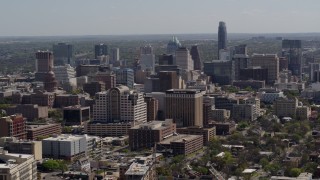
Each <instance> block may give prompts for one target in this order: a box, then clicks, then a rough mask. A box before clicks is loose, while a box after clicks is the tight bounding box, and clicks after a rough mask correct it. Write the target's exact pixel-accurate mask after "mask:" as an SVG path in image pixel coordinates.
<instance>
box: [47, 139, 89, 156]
mask: <svg viewBox="0 0 320 180" xmlns="http://www.w3.org/2000/svg"><path fill="white" fill-rule="evenodd" d="M87 149H88V146H87V140H86V137H85V136H81V135H66V134H64V135H60V136H54V137H50V138H47V139H43V140H42V151H43V153H42V154H43V156H44V157H47V158H54V159H66V160H77V159H79V158H81V157H84V156H85V155H86V152H87Z"/></svg>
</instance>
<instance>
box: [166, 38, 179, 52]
mask: <svg viewBox="0 0 320 180" xmlns="http://www.w3.org/2000/svg"><path fill="white" fill-rule="evenodd" d="M180 47H181V43H180V42H179V40H178V38H177V37H175V36H173V37H172V40H171V41H169V43H168V45H167V54H172V55H174V54H175V53H176V50H177V49H178V48H180Z"/></svg>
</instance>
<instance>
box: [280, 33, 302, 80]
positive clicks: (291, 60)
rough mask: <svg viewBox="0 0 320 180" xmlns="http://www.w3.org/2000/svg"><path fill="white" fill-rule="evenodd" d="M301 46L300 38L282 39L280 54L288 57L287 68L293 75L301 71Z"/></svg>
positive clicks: (299, 74)
mask: <svg viewBox="0 0 320 180" xmlns="http://www.w3.org/2000/svg"><path fill="white" fill-rule="evenodd" d="M301 47H302V45H301V40H288V39H285V40H282V56H283V57H286V58H287V59H288V69H289V70H290V71H291V72H292V75H295V76H301V73H302V48H301Z"/></svg>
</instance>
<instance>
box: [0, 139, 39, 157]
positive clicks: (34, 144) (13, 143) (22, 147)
mask: <svg viewBox="0 0 320 180" xmlns="http://www.w3.org/2000/svg"><path fill="white" fill-rule="evenodd" d="M0 142H1V143H0V146H2V147H4V149H5V150H7V151H8V152H9V153H15V154H32V155H34V158H35V159H36V160H42V143H41V141H30V140H21V139H20V140H19V139H17V138H14V137H3V138H0Z"/></svg>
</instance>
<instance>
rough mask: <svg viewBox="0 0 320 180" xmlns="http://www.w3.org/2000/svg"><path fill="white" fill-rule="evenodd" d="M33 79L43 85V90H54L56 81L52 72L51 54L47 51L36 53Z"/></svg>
mask: <svg viewBox="0 0 320 180" xmlns="http://www.w3.org/2000/svg"><path fill="white" fill-rule="evenodd" d="M35 80H36V81H40V82H42V83H43V85H44V90H46V91H48V92H52V91H55V90H56V88H57V81H56V79H55V75H54V72H53V54H52V52H49V51H38V52H37V53H36V73H35Z"/></svg>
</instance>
